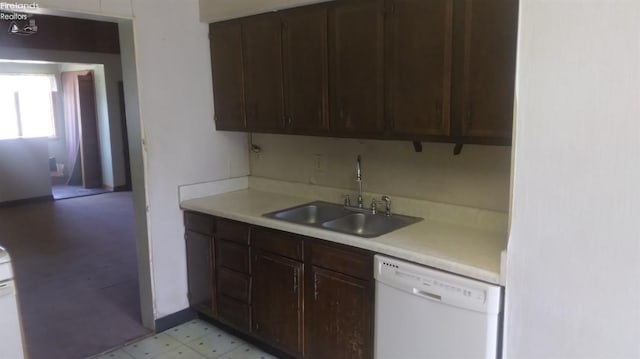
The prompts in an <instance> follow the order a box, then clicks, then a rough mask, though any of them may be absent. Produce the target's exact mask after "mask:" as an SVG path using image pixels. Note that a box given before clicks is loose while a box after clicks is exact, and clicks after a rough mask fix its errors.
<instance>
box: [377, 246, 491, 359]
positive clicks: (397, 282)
mask: <svg viewBox="0 0 640 359" xmlns="http://www.w3.org/2000/svg"><path fill="white" fill-rule="evenodd" d="M374 263H375V273H374V276H375V279H376V298H375V307H376V309H375V349H374V353H375V358H376V359H423V358H424V359H427V358H429V359H430V358H437V359H450V358H451V359H454V358H455V359H466V358H469V359H478V358H490V359H496V358H497V357H498V353H499V348H500V343H499V338H500V335H501V334H500V333H499V332H500V328H501V324H500V322H501V308H502V305H501V297H502V290H501V288H500V287H499V286H496V285H492V284H487V283H484V282H480V281H476V280H472V279H468V278H463V277H459V276H456V275H453V274H449V273H445V272H441V271H438V270H434V269H431V268H427V267H423V266H419V265H416V264H412V263H407V262H404V261H400V260H397V259H393V258H389V257H385V256H381V255H376V256H375V260H374Z"/></svg>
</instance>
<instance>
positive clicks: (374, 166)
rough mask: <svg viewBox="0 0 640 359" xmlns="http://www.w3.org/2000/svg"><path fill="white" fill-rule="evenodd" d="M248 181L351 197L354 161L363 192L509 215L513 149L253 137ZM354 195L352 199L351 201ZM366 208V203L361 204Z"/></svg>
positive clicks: (289, 136) (318, 138)
mask: <svg viewBox="0 0 640 359" xmlns="http://www.w3.org/2000/svg"><path fill="white" fill-rule="evenodd" d="M252 143H253V144H255V145H258V146H260V147H261V149H262V150H261V152H260V153H253V152H251V153H250V172H251V175H252V176H259V177H266V178H273V179H279V180H285V181H292V182H300V183H310V184H318V185H323V186H330V187H338V188H345V189H347V190H348V191H347V192H349V193H355V191H356V182H355V163H356V156H357V155H358V154H360V155H361V156H362V160H361V163H362V179H363V191H366V192H377V193H385V194H389V195H390V196H391V197H392V199H393V195H396V196H403V197H409V198H417V199H424V200H429V201H435V202H443V203H450V204H456V205H462V206H469V207H476V208H484V209H491V210H497V211H502V212H507V211H508V205H509V185H510V184H509V178H510V166H511V147H502V146H478V145H465V146H464V148H463V149H462V153H461V154H460V155H458V156H454V155H453V144H442V143H426V142H425V143H423V144H422V146H423V151H422V152H420V153H416V152H414V150H413V145H412V144H411V142H408V141H402V142H400V141H374V140H354V139H339V138H324V137H307V136H291V135H269V134H253V135H252ZM354 200H355V195H353V194H352V201H354ZM365 200H366V204H367V205H368V203H369V199H365Z"/></svg>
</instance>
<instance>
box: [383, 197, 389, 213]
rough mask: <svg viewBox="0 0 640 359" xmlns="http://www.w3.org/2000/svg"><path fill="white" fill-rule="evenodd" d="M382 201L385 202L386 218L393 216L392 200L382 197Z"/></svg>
mask: <svg viewBox="0 0 640 359" xmlns="http://www.w3.org/2000/svg"><path fill="white" fill-rule="evenodd" d="M382 201H383V202H384V214H385V215H386V216H390V215H391V198H389V196H382Z"/></svg>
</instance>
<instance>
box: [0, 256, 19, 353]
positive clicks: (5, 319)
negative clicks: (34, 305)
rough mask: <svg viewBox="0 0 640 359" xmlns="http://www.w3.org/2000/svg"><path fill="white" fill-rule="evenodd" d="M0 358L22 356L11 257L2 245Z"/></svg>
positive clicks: (0, 259) (0, 269) (0, 270)
mask: <svg viewBox="0 0 640 359" xmlns="http://www.w3.org/2000/svg"><path fill="white" fill-rule="evenodd" d="M0 358H3V359H4V358H6V359H22V358H24V348H23V342H22V327H21V325H20V314H19V313H18V302H17V298H16V288H15V283H14V281H13V270H12V269H11V258H10V257H9V253H7V251H6V250H5V249H4V248H2V247H0Z"/></svg>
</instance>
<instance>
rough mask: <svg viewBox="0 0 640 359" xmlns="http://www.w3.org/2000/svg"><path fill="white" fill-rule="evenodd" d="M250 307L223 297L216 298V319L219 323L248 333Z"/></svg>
mask: <svg viewBox="0 0 640 359" xmlns="http://www.w3.org/2000/svg"><path fill="white" fill-rule="evenodd" d="M250 312H251V306H249V305H248V304H246V303H242V302H239V301H237V300H235V299H232V298H229V297H227V296H225V295H220V296H219V297H218V317H219V318H220V320H221V321H223V322H225V323H227V324H229V325H231V326H233V327H235V328H237V329H240V330H242V331H244V332H245V333H249V328H250V317H249V315H250V314H249V313H250Z"/></svg>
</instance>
